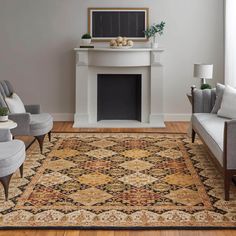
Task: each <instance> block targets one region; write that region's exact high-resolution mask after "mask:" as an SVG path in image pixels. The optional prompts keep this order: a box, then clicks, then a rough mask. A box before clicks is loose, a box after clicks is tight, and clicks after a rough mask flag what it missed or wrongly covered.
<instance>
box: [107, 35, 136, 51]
mask: <svg viewBox="0 0 236 236" xmlns="http://www.w3.org/2000/svg"><path fill="white" fill-rule="evenodd" d="M133 46H134V42H133V41H132V40H129V39H127V38H126V37H123V38H122V37H121V36H119V37H117V38H116V39H112V40H111V41H110V47H111V48H114V49H116V48H118V49H119V48H132V47H133Z"/></svg>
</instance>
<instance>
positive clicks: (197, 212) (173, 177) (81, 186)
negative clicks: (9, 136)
mask: <svg viewBox="0 0 236 236" xmlns="http://www.w3.org/2000/svg"><path fill="white" fill-rule="evenodd" d="M231 189H232V190H231V201H229V202H226V201H224V200H223V178H222V176H221V175H220V173H219V172H218V171H217V170H216V168H215V166H214V165H213V164H212V162H211V161H210V160H209V159H208V155H207V153H206V151H205V149H204V146H203V145H202V144H201V143H200V141H197V142H196V144H191V142H190V139H189V138H188V137H187V136H186V135H179V134H178V135H174V134H54V135H53V142H52V143H46V147H45V155H40V154H39V150H38V145H37V144H36V143H35V144H34V145H33V146H32V147H31V148H30V150H29V151H28V155H27V160H26V162H25V171H24V178H23V179H21V178H20V177H19V173H16V174H15V175H14V177H13V179H12V182H11V185H10V199H9V201H8V202H5V201H4V195H3V190H2V187H1V188H0V227H3V228H7V227H17V228H19V227H24V228H25V227H26V228H27V227H46V228H48V227H58V228H59V227H63V228H66V227H68V228H70V227H73V228H99V227H101V228H106V229H108V228H128V229H137V228H144V229H151V228H155V227H157V228H171V227H173V228H179V227H181V228H186V229H187V228H189V227H190V228H191V227H194V228H199V229H202V228H203V227H207V228H211V227H216V228H223V227H234V226H236V191H235V189H236V187H234V186H232V188H231Z"/></svg>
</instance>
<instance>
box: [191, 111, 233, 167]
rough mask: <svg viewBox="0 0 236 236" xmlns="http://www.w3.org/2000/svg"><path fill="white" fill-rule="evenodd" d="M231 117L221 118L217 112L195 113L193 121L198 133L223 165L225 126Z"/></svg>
mask: <svg viewBox="0 0 236 236" xmlns="http://www.w3.org/2000/svg"><path fill="white" fill-rule="evenodd" d="M226 121H229V119H225V118H220V117H218V116H217V115H216V114H209V113H195V114H193V117H192V123H193V127H194V129H195V130H196V131H197V133H198V134H199V135H200V136H201V137H202V138H203V139H204V141H205V143H206V145H207V146H208V148H209V149H210V150H211V152H212V153H213V154H214V156H215V157H216V158H217V160H218V161H219V163H220V164H221V166H223V147H224V127H225V122H226Z"/></svg>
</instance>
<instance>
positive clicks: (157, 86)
mask: <svg viewBox="0 0 236 236" xmlns="http://www.w3.org/2000/svg"><path fill="white" fill-rule="evenodd" d="M74 50H75V52H76V113H75V117H74V127H77V128H79V127H88V128H89V127H129V126H130V127H164V126H165V124H164V115H163V65H162V63H161V53H162V52H163V51H164V50H163V49H162V48H158V49H151V48H132V49H111V48H92V49H84V48H75V49H74ZM98 74H141V75H142V107H141V110H142V114H141V116H142V117H141V122H134V123H132V122H126V123H125V122H124V121H120V123H119V121H116V122H114V121H113V122H109V121H108V122H102V121H100V122H97V75H98Z"/></svg>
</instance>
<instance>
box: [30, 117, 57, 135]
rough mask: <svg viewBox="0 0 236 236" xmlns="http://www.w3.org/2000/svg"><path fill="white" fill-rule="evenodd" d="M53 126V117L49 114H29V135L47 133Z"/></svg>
mask: <svg viewBox="0 0 236 236" xmlns="http://www.w3.org/2000/svg"><path fill="white" fill-rule="evenodd" d="M52 127H53V118H52V116H51V115H50V114H47V113H41V114H34V115H31V116H30V135H32V136H40V135H44V134H47V133H48V132H50V131H51V129H52Z"/></svg>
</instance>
